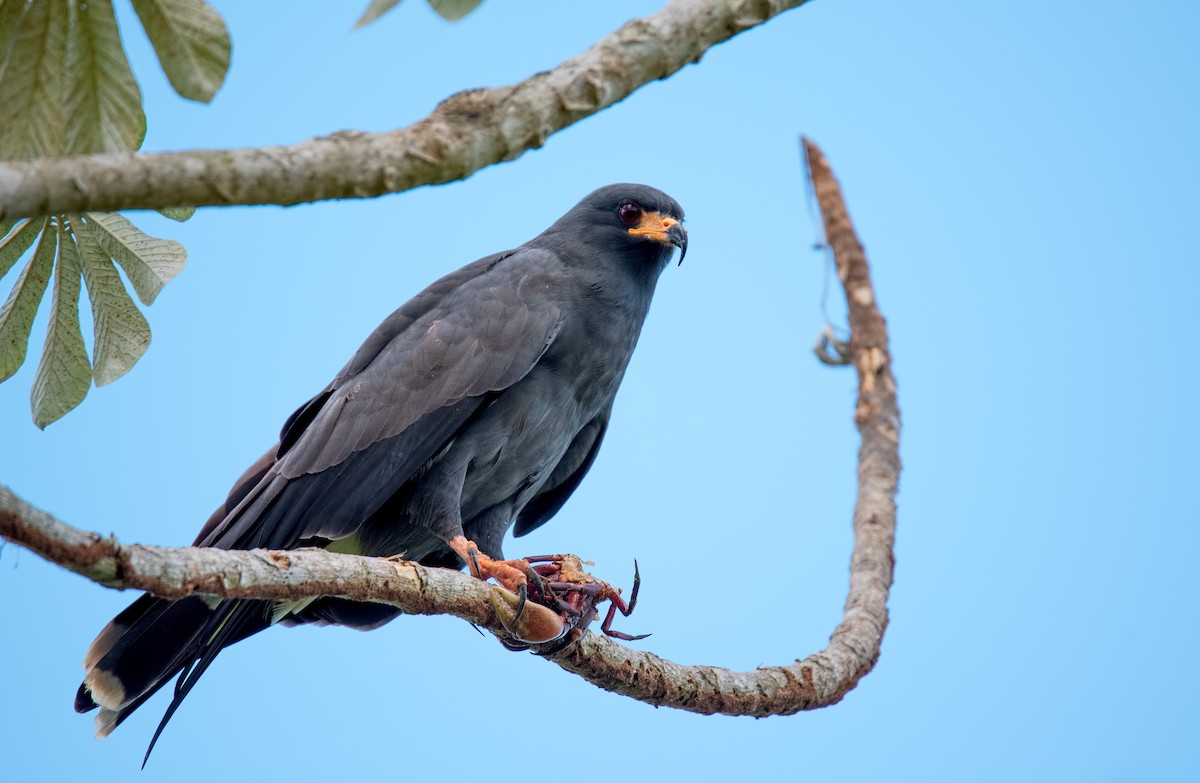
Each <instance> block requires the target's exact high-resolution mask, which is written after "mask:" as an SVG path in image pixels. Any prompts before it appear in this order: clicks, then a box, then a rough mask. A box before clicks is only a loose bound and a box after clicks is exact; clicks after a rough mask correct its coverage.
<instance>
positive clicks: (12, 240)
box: [0, 220, 46, 278]
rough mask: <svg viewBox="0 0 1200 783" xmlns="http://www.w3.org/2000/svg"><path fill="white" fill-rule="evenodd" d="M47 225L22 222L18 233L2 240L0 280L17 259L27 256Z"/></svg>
mask: <svg viewBox="0 0 1200 783" xmlns="http://www.w3.org/2000/svg"><path fill="white" fill-rule="evenodd" d="M45 223H46V221H44V220H42V221H33V220H22V221H21V223H20V224H19V225H18V226H17V229H16V231H13V232H12V233H11V234H9V235H8V236H6V237H4V239H2V240H0V278H2V277H4V276H5V275H7V274H8V270H10V269H12V268H13V264H15V263H17V259H18V258H20V257H21V256H23V255H25V251H26V250H28V249H29V246H30V245H32V244H33V240H34V239H36V238H37V235H38V232H39V231H41V230H42V227H43V226H44V225H45Z"/></svg>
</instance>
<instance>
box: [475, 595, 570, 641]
mask: <svg viewBox="0 0 1200 783" xmlns="http://www.w3.org/2000/svg"><path fill="white" fill-rule="evenodd" d="M522 592H524V591H522ZM488 600H490V601H491V602H492V610H493V611H495V613H496V617H497V618H498V619H499V620H500V624H501V625H503V626H504V628H505V630H507V631H508V632H509V633H510V634H512V635H513V636H515V637H516V638H517V639H519V640H520V641H522V642H525V643H526V644H545V643H546V642H552V641H554V640H555V639H560V638H562V637H563V636H564V635H565V634H566V633H567V631H569V630H570V628H571V627H570V626H569V625H567V624H566V623H565V622H563V619H562V618H561V617H559V616H558V615H557V614H555V613H554V611H553V610H551V609H547V608H546V607H544V606H542V605H541V604H535V603H533V602H532V601H527V600H526V596H524V595H517V594H516V593H513V592H511V591H509V590H505V589H504V588H503V587H493V588H492V590H491V592H490V593H489V594H488Z"/></svg>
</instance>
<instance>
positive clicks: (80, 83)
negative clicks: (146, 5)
mask: <svg viewBox="0 0 1200 783" xmlns="http://www.w3.org/2000/svg"><path fill="white" fill-rule="evenodd" d="M69 7H70V9H71V17H70V22H71V24H70V27H69V30H70V34H69V35H68V37H67V68H66V71H65V73H64V75H65V76H66V79H67V82H68V87H67V94H66V98H67V102H66V105H65V106H64V107H63V111H64V112H65V115H66V117H67V118H68V122H67V124H66V138H65V145H66V147H65V151H66V153H67V154H69V155H79V154H85V153H89V152H119V151H124V150H135V149H137V148H138V147H140V146H142V139H143V138H144V137H145V135H146V115H145V113H143V111H142V93H141V90H139V89H138V86H137V81H135V80H134V78H133V71H131V70H130V69H129V61H128V60H126V59H125V52H124V50H122V49H121V34H120V31H119V30H118V29H117V18H116V16H114V15H113V9H112V4H111V3H110V2H109V0H88V2H87V3H74V2H72V3H70V4H69Z"/></svg>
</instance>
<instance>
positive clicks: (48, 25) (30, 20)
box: [0, 0, 68, 160]
mask: <svg viewBox="0 0 1200 783" xmlns="http://www.w3.org/2000/svg"><path fill="white" fill-rule="evenodd" d="M17 2H20V0H17ZM6 5H7V3H6ZM67 13H68V11H67V5H66V3H53V2H46V0H41V1H40V2H35V3H31V4H30V5H29V6H28V9H27V10H26V12H25V14H24V15H23V16H22V17H21V19H20V22H19V23H18V24H17V30H16V33H15V35H14V37H13V42H12V46H11V48H10V49H9V51H8V58H7V59H6V60H5V61H4V67H3V69H2V70H0V85H3V89H0V160H29V159H30V158H45V157H53V156H56V155H62V154H63V138H64V130H63V103H64V97H65V91H64V81H63V78H62V74H63V72H64V69H65V68H66V49H67V46H66V42H67Z"/></svg>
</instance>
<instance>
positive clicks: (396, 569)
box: [0, 140, 900, 716]
mask: <svg viewBox="0 0 1200 783" xmlns="http://www.w3.org/2000/svg"><path fill="white" fill-rule="evenodd" d="M805 150H806V154H807V158H808V162H809V167H810V174H811V177H812V181H813V186H814V188H815V190H816V194H817V200H818V203H819V204H820V206H821V212H822V214H823V216H824V221H825V235H826V238H827V241H828V242H829V244H830V245H831V246H832V247H833V251H834V258H835V261H836V263H837V269H838V276H839V278H840V279H841V281H842V283H843V285H844V286H845V289H846V295H847V296H846V298H847V301H848V303H849V311H850V325H851V329H852V336H851V339H850V357H851V359H852V361H853V363H854V366H855V367H856V368H857V369H858V376H859V399H858V405H857V408H856V410H855V422H856V423H857V425H858V428H859V431H860V432H861V433H862V446H861V449H860V451H859V467H858V481H859V485H858V498H857V502H856V505H855V510H854V550H853V554H852V556H851V560H850V589H849V594H848V596H847V598H846V606H845V615H844V618H843V621H842V624H841V625H840V626H838V628H837V630H835V631H834V633H833V635H832V637H831V638H830V640H829V646H828V647H827V648H826V649H825V650H823V651H821V652H818V653H815V654H813V655H810V656H809V657H808V658H805V659H804V660H802V661H797V662H796V663H793V664H790V665H787V666H772V667H764V668H760V669H756V670H754V671H749V672H733V671H730V670H728V669H721V668H717V667H712V666H682V665H679V664H676V663H672V662H670V661H667V660H664V659H662V658H660V657H658V656H656V655H654V654H653V653H647V652H640V651H637V650H631V649H629V648H626V647H623V646H622V645H619V644H617V643H616V642H614V641H612V640H611V639H608V638H606V637H604V636H601V635H599V634H594V633H588V634H584V635H583V637H582V638H581V639H579V640H578V641H576V642H574V643H572V644H569V645H567V646H566V647H564V648H561V649H558V648H556V647H551V648H547V649H542V650H538V649H537V648H534V651H535V652H540V653H542V654H543V655H545V657H547V658H549V659H550V660H552V661H554V662H555V663H557V664H558V665H559V666H561V667H563V668H564V669H566V670H568V671H571V672H574V673H576V674H578V675H580V676H581V677H583V678H584V679H586V680H588V681H589V682H592V683H595V684H596V685H599V686H600V687H602V688H605V689H607V690H611V691H615V692H617V693H621V694H624V695H626V696H631V697H633V698H636V699H640V700H642V701H645V702H649V703H651V704H656V705H665V706H669V707H677V708H679V709H684V710H690V711H692V712H699V713H704V714H711V713H722V714H726V715H755V716H765V715H786V714H791V713H795V712H799V711H801V710H809V709H815V708H818V707H824V706H828V705H830V704H834V703H836V702H838V701H839V700H841V698H842V696H844V695H845V694H846V693H847V692H848V691H849V690H850V689H851V688H853V687H854V686H855V684H856V683H857V682H858V680H859V679H860V678H861V677H862V676H863V675H865V674H866V673H867V672H869V671H870V670H871V667H872V666H874V664H875V661H876V659H877V658H878V657H879V649H880V644H881V642H882V638H883V632H884V629H885V628H886V627H887V596H888V590H889V588H890V587H891V583H892V566H893V556H892V543H893V540H894V537H895V525H896V509H895V494H896V485H897V480H898V477H899V471H900V457H899V427H900V414H899V409H898V408H897V403H896V383H895V379H894V378H893V377H892V373H891V369H890V358H889V356H888V351H887V331H886V326H885V324H884V320H883V317H882V315H880V313H879V310H878V309H877V307H876V305H875V296H874V293H873V291H872V289H871V281H870V278H869V270H868V268H867V261H866V257H865V256H864V254H863V250H862V246H861V244H859V241H858V239H857V237H856V236H855V235H854V229H853V227H852V226H851V224H850V218H849V215H848V214H847V212H846V208H845V205H844V203H843V201H842V196H841V192H840V190H839V189H838V185H837V182H836V181H835V180H834V178H833V173H832V171H830V168H829V164H828V162H827V161H826V160H825V157H824V156H823V155H822V154H821V152H820V150H818V149H817V147H816V146H815V145H813V144H812V143H811V142H809V141H808V140H805ZM0 537H3V538H5V539H8V540H10V541H13V542H15V543H18V544H20V545H22V546H25V547H27V548H28V549H30V550H32V551H33V552H35V553H37V554H39V555H41V556H42V557H44V558H45V559H47V560H50V561H52V562H55V563H58V564H59V565H62V566H64V567H66V568H69V569H71V570H72V571H75V572H77V573H79V574H82V575H83V576H85V577H87V578H89V579H91V580H93V581H95V582H98V583H100V584H103V585H106V586H109V587H117V588H136V589H139V590H147V591H149V592H151V593H154V594H155V595H159V596H163V597H166V598H178V597H182V596H185V595H191V594H193V593H207V594H213V595H219V596H222V597H225V598H266V599H299V598H307V597H311V596H316V595H333V596H341V597H344V598H351V599H355V600H366V601H380V602H384V603H389V604H393V605H395V606H398V607H400V608H401V609H403V610H404V611H405V612H408V613H411V614H453V615H455V616H457V617H461V618H463V619H466V620H469V621H471V622H473V623H475V624H476V625H479V626H481V627H484V628H487V629H489V630H491V631H492V632H493V633H496V634H498V635H503V634H504V631H503V627H502V626H501V624H500V623H499V621H498V619H497V618H496V616H495V613H494V611H493V609H492V606H491V603H490V601H489V600H488V596H489V592H488V591H489V590H490V589H491V588H489V587H488V586H487V585H485V584H484V583H482V582H480V581H478V580H476V579H474V578H472V577H470V576H468V575H466V574H463V573H460V572H457V571H452V570H448V569H439V568H426V567H424V566H420V565H417V564H414V563H403V562H391V561H388V560H383V559H376V558H363V557H355V556H352V555H341V554H333V553H329V552H325V551H321V550H315V549H309V550H289V551H279V552H268V551H265V550H254V551H248V552H247V551H225V550H217V549H204V548H162V547H149V546H136V545H134V546H127V545H124V544H121V543H120V542H119V541H117V540H116V539H115V538H111V537H109V538H105V537H103V536H100V535H99V534H96V533H87V532H84V531H81V530H77V529H75V528H73V527H71V526H69V525H66V524H64V523H62V522H59V521H58V520H56V519H54V518H53V517H51V516H50V515H49V514H46V513H45V512H42V511H39V510H37V509H35V508H33V507H32V506H30V505H29V504H27V503H25V502H24V501H22V500H21V499H20V498H18V497H17V496H16V495H14V494H12V493H11V492H10V491H8V490H7V489H5V488H4V487H0Z"/></svg>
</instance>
